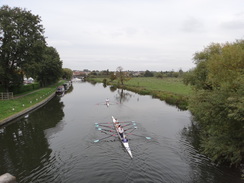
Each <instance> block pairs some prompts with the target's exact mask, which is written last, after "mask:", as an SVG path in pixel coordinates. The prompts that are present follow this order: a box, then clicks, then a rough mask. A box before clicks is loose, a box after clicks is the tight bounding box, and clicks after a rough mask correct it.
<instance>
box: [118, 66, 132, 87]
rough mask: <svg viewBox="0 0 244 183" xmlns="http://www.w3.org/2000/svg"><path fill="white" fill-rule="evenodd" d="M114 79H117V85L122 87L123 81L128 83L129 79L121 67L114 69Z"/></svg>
mask: <svg viewBox="0 0 244 183" xmlns="http://www.w3.org/2000/svg"><path fill="white" fill-rule="evenodd" d="M116 78H117V79H118V82H119V84H122V85H124V82H125V81H129V80H130V77H129V75H128V73H127V72H124V71H123V67H121V66H119V67H117V69H116Z"/></svg>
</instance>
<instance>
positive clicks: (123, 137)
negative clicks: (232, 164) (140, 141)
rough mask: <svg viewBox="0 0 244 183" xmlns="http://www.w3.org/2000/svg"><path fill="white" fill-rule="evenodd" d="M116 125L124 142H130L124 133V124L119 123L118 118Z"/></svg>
mask: <svg viewBox="0 0 244 183" xmlns="http://www.w3.org/2000/svg"><path fill="white" fill-rule="evenodd" d="M115 127H116V128H117V130H118V132H119V135H120V137H121V139H122V141H123V142H128V139H126V137H125V134H124V132H125V131H124V129H123V128H122V126H121V125H120V124H119V122H118V120H117V119H116V122H115Z"/></svg>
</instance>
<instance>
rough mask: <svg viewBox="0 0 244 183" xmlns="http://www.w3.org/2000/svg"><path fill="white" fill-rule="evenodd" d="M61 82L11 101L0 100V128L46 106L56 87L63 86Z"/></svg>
mask: <svg viewBox="0 0 244 183" xmlns="http://www.w3.org/2000/svg"><path fill="white" fill-rule="evenodd" d="M63 82H64V81H61V82H59V83H57V84H55V85H52V86H49V87H45V88H41V89H38V90H36V91H31V92H29V93H25V94H23V95H18V97H14V99H11V100H1V101H0V126H1V125H3V124H6V123H8V122H10V121H11V120H13V119H15V118H18V117H20V116H22V115H26V114H27V113H29V112H30V111H32V110H35V109H36V108H38V107H41V106H42V105H44V104H46V103H47V102H48V101H49V100H51V99H52V98H53V97H54V96H55V92H56V87H57V86H58V85H61V84H63Z"/></svg>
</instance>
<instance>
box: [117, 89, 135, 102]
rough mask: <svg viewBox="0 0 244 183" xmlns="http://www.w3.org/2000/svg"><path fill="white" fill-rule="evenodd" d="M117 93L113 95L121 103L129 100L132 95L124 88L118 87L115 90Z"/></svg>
mask: <svg viewBox="0 0 244 183" xmlns="http://www.w3.org/2000/svg"><path fill="white" fill-rule="evenodd" d="M117 92H118V94H117V95H116V96H115V98H116V100H117V101H118V102H119V103H120V104H122V103H123V102H126V101H129V100H130V98H131V97H132V95H131V93H130V92H127V91H126V90H124V89H118V90H117Z"/></svg>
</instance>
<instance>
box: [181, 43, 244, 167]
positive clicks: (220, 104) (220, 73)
mask: <svg viewBox="0 0 244 183" xmlns="http://www.w3.org/2000/svg"><path fill="white" fill-rule="evenodd" d="M194 61H195V64H196V67H195V68H194V69H192V70H190V71H189V72H187V73H186V74H185V75H184V82H185V84H190V85H192V86H193V88H194V91H195V92H194V94H193V96H192V97H191V98H190V101H189V109H190V111H191V112H192V114H193V116H194V118H195V121H196V122H197V123H196V127H197V128H198V132H199V136H200V139H201V140H200V148H201V150H202V151H203V152H204V153H205V154H206V155H208V156H209V157H210V158H211V159H212V160H214V161H215V162H217V163H222V164H229V165H231V166H238V165H240V164H241V163H244V40H237V41H235V42H233V43H225V44H219V43H213V44H211V45H209V46H208V47H206V48H205V49H204V50H203V51H200V52H196V53H195V54H194Z"/></svg>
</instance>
